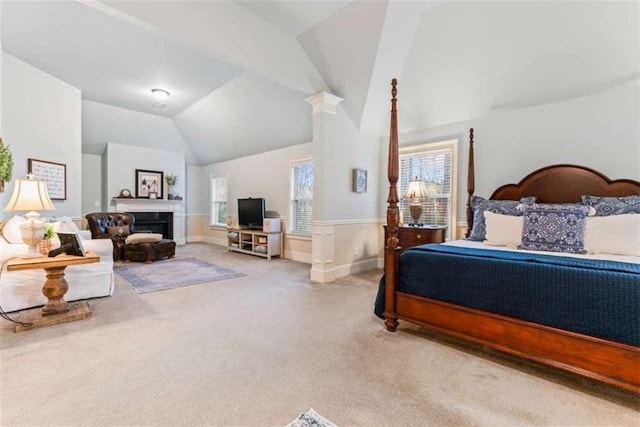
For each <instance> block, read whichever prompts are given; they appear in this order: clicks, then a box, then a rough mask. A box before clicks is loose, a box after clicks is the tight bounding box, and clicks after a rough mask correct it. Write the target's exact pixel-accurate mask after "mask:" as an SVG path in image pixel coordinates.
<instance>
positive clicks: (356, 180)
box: [351, 169, 367, 193]
mask: <svg viewBox="0 0 640 427" xmlns="http://www.w3.org/2000/svg"><path fill="white" fill-rule="evenodd" d="M351 182H352V184H351V185H352V188H351V191H353V192H354V193H366V191H367V171H366V169H353V170H352V171H351Z"/></svg>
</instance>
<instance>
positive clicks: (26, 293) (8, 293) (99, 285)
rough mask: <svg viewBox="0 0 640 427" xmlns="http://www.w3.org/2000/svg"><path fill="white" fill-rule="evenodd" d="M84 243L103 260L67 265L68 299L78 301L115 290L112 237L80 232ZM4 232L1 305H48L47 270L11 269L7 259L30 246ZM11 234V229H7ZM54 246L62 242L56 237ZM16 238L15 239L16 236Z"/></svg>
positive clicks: (0, 244) (0, 246)
mask: <svg viewBox="0 0 640 427" xmlns="http://www.w3.org/2000/svg"><path fill="white" fill-rule="evenodd" d="M78 233H79V235H80V237H81V239H82V245H83V246H84V248H85V249H86V250H87V251H91V252H93V253H95V254H96V255H98V256H99V257H100V262H98V263H92V264H83V265H73V266H69V267H67V268H66V269H65V278H66V280H67V282H68V283H69V290H68V291H67V293H66V294H65V296H64V299H65V301H77V300H82V299H87V298H95V297H104V296H109V295H112V294H113V289H114V276H113V245H112V243H111V240H109V239H96V240H92V239H91V232H89V231H88V230H81V231H79V232H78ZM4 234H5V231H4V230H3V235H2V236H0V263H1V265H2V269H1V270H0V307H2V309H3V310H4V311H6V312H11V311H16V310H23V309H26V308H31V307H37V306H40V305H44V304H45V303H46V302H47V297H45V296H44V295H43V294H42V285H43V284H44V282H45V279H46V276H45V272H44V270H39V269H34V270H20V271H10V272H9V271H7V265H6V261H7V260H9V259H10V258H12V257H16V256H24V255H26V254H27V253H28V252H29V248H28V247H27V245H25V244H24V243H10V242H9V241H7V239H6V238H5V237H4ZM7 235H10V232H7ZM53 239H54V241H53V242H52V246H53V247H56V246H59V241H58V242H57V243H56V242H55V240H56V238H55V237H54V238H53ZM14 242H15V240H14Z"/></svg>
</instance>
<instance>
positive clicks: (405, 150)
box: [398, 139, 459, 240]
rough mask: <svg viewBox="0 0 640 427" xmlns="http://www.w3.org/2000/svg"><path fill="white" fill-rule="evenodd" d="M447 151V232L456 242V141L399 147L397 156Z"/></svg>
mask: <svg viewBox="0 0 640 427" xmlns="http://www.w3.org/2000/svg"><path fill="white" fill-rule="evenodd" d="M448 149H451V224H450V228H451V230H449V235H450V236H451V240H456V239H457V238H458V221H457V219H458V161H459V159H458V139H448V140H445V141H435V142H429V143H424V144H419V145H411V146H407V147H400V148H398V155H399V156H400V157H403V156H411V155H413V154H418V153H422V152H425V151H430V152H435V153H437V152H440V151H446V150H448ZM398 172H399V171H398ZM399 196H400V197H402V195H399Z"/></svg>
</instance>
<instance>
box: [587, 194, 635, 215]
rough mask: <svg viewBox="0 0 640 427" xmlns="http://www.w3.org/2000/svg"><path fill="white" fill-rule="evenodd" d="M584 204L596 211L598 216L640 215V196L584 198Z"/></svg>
mask: <svg viewBox="0 0 640 427" xmlns="http://www.w3.org/2000/svg"><path fill="white" fill-rule="evenodd" d="M582 204H583V205H587V206H592V207H593V208H594V209H595V210H596V216H609V215H622V214H628V213H637V214H640V196H626V197H599V196H582Z"/></svg>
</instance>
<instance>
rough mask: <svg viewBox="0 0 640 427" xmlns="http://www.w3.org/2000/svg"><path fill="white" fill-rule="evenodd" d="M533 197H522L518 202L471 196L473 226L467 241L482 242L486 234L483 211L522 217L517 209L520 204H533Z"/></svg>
mask: <svg viewBox="0 0 640 427" xmlns="http://www.w3.org/2000/svg"><path fill="white" fill-rule="evenodd" d="M535 201H536V198H535V197H523V198H522V199H520V200H519V201H518V200H487V199H485V198H484V197H480V196H471V201H470V203H469V204H470V205H471V209H472V210H473V225H472V227H471V233H470V234H469V237H467V240H473V241H476V242H482V241H484V239H485V236H486V234H487V225H486V223H485V220H484V211H489V212H493V213H497V214H502V215H511V216H522V211H521V210H520V209H518V206H520V205H521V204H522V203H524V204H529V205H530V204H532V203H535Z"/></svg>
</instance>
